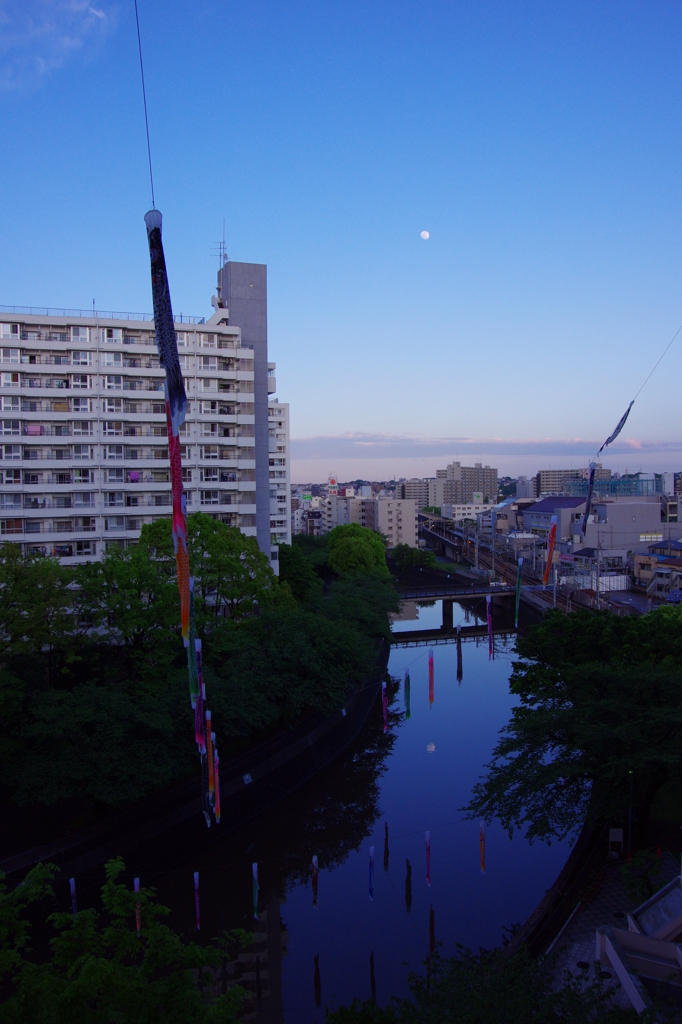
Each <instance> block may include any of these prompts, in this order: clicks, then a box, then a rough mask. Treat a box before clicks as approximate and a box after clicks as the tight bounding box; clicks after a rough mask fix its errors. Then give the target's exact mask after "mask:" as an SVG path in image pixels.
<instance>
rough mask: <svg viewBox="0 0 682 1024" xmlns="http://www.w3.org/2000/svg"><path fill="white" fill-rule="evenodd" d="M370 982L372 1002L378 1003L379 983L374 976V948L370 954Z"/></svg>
mask: <svg viewBox="0 0 682 1024" xmlns="http://www.w3.org/2000/svg"><path fill="white" fill-rule="evenodd" d="M369 984H370V989H371V992H372V1002H373V1003H374V1004H376V1001H377V983H376V978H375V977H374V950H372V952H371V953H370V954H369Z"/></svg>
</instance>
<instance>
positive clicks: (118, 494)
mask: <svg viewBox="0 0 682 1024" xmlns="http://www.w3.org/2000/svg"><path fill="white" fill-rule="evenodd" d="M104 498H105V505H107V506H108V507H109V508H114V507H116V508H123V491H107V492H106V494H105V495H104Z"/></svg>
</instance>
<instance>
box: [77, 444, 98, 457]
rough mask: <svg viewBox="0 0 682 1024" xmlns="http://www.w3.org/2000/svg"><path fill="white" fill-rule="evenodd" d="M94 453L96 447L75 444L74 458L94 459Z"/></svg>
mask: <svg viewBox="0 0 682 1024" xmlns="http://www.w3.org/2000/svg"><path fill="white" fill-rule="evenodd" d="M94 455H95V450H94V448H90V447H89V446H88V445H87V444H75V445H74V446H73V457H74V459H92V458H94Z"/></svg>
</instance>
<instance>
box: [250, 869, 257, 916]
mask: <svg viewBox="0 0 682 1024" xmlns="http://www.w3.org/2000/svg"><path fill="white" fill-rule="evenodd" d="M251 870H252V872H253V919H254V921H257V920H258V864H255V863H254V864H252V865H251Z"/></svg>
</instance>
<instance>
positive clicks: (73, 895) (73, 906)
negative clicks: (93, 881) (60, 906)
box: [69, 878, 78, 921]
mask: <svg viewBox="0 0 682 1024" xmlns="http://www.w3.org/2000/svg"><path fill="white" fill-rule="evenodd" d="M69 888H70V889H71V913H72V914H73V918H74V921H75V920H76V915H77V914H78V905H77V903H76V879H75V878H70V879H69Z"/></svg>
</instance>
